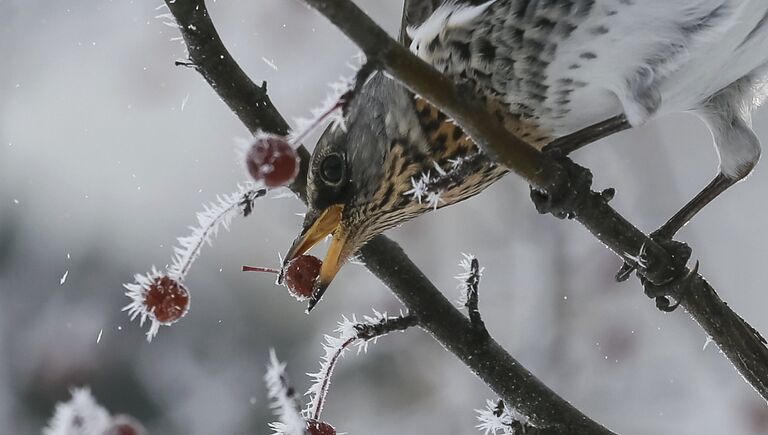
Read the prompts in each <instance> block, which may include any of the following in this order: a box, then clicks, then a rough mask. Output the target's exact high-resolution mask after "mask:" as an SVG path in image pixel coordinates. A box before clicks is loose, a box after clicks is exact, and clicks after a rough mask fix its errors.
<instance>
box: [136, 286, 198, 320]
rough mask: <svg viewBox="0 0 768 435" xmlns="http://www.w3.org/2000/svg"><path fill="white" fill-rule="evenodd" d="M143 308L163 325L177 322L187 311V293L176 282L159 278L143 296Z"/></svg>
mask: <svg viewBox="0 0 768 435" xmlns="http://www.w3.org/2000/svg"><path fill="white" fill-rule="evenodd" d="M144 307H145V308H146V310H147V311H148V312H149V313H151V314H152V315H153V316H154V318H155V319H156V320H157V321H158V322H159V323H161V324H163V325H170V324H171V323H173V322H175V321H177V320H179V319H180V318H182V317H183V316H184V314H186V313H187V310H188V309H189V292H188V291H187V289H186V288H185V287H184V286H183V285H181V283H179V282H178V281H176V280H173V279H171V278H170V277H168V276H160V277H157V278H155V280H154V281H152V284H150V285H149V287H148V288H147V290H146V293H145V294H144Z"/></svg>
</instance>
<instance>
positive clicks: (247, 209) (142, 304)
mask: <svg viewBox="0 0 768 435" xmlns="http://www.w3.org/2000/svg"><path fill="white" fill-rule="evenodd" d="M266 193H267V191H266V189H263V188H257V187H256V185H255V184H254V183H252V182H247V183H245V184H244V185H242V186H238V190H237V191H235V192H234V193H231V194H228V195H221V196H219V197H217V201H216V202H215V203H212V204H210V205H207V206H205V208H204V210H203V211H202V212H200V213H198V214H197V223H198V225H197V226H196V227H191V229H192V233H191V234H190V235H189V236H185V237H179V239H178V241H179V246H176V247H174V249H173V251H174V257H173V260H172V262H171V264H170V266H168V268H167V269H166V271H165V273H160V272H159V271H158V270H157V269H156V268H155V267H154V266H153V267H152V268H151V270H150V271H149V272H148V273H147V274H144V275H142V274H137V275H135V276H134V282H133V283H130V284H124V285H123V286H124V287H125V289H126V292H125V295H126V296H128V297H129V298H130V299H131V302H130V303H129V304H128V305H126V306H125V307H124V308H123V311H128V314H129V316H130V317H131V320H134V319H135V318H137V317H138V318H139V323H140V325H141V326H143V325H144V322H145V321H147V320H150V327H149V331H147V334H146V335H147V341H152V338H154V336H155V335H157V332H158V330H159V329H160V326H161V325H170V324H172V323H173V322H175V321H176V320H178V319H179V318H181V317H182V316H183V315H184V314H186V311H187V308H188V303H189V300H188V298H189V295H188V293H187V291H186V288H184V286H183V282H184V278H185V277H186V275H187V273H188V272H189V270H190V268H191V267H192V263H194V261H195V260H196V259H197V258H198V257H199V256H200V252H201V250H202V249H203V246H205V245H206V244H208V245H210V244H212V242H213V238H214V237H216V235H217V234H218V232H219V230H220V229H221V228H222V227H224V228H226V229H227V230H228V229H229V225H230V224H231V222H232V219H233V218H234V217H235V216H236V215H238V214H240V215H243V216H248V215H249V214H251V212H252V211H253V202H254V201H255V200H256V199H257V198H260V197H262V196H264V195H266ZM153 291H157V293H158V294H157V295H153V294H152V292H153ZM151 302H155V303H156V304H158V305H157V306H155V305H153V304H152V303H151ZM182 304H183V306H182ZM159 307H161V308H162V310H163V311H159V310H160V309H161V308H159ZM161 313H163V315H160V314H161Z"/></svg>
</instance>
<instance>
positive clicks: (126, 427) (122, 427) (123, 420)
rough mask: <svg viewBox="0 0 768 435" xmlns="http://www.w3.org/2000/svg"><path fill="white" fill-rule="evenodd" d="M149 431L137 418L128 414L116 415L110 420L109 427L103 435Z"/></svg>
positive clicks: (139, 434)
mask: <svg viewBox="0 0 768 435" xmlns="http://www.w3.org/2000/svg"><path fill="white" fill-rule="evenodd" d="M146 433H147V431H146V430H145V429H144V426H142V425H141V423H139V422H138V421H137V420H136V419H135V418H133V417H130V416H127V415H116V416H114V417H112V421H110V422H109V427H107V429H106V430H105V431H104V434H103V435H145V434H146Z"/></svg>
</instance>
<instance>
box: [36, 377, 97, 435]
mask: <svg viewBox="0 0 768 435" xmlns="http://www.w3.org/2000/svg"><path fill="white" fill-rule="evenodd" d="M70 394H71V395H72V398H71V399H70V400H69V401H68V402H60V403H57V404H56V410H55V411H54V414H53V417H51V420H50V421H49V422H48V426H47V427H46V428H45V429H43V435H101V434H103V433H104V432H105V431H106V430H107V428H109V424H110V416H109V412H107V410H106V409H104V408H102V407H101V406H100V405H99V404H98V403H96V400H95V399H94V398H93V396H92V395H91V391H90V390H89V389H88V388H75V389H73V390H71V392H70Z"/></svg>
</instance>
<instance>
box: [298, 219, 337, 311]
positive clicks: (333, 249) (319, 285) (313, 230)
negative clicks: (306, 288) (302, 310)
mask: <svg viewBox="0 0 768 435" xmlns="http://www.w3.org/2000/svg"><path fill="white" fill-rule="evenodd" d="M343 210H344V206H343V205H339V204H336V205H332V206H330V207H328V208H326V209H325V210H323V212H322V213H321V214H320V216H318V217H317V219H315V221H314V222H312V223H311V224H310V225H305V227H304V231H302V234H301V235H300V236H299V237H298V238H297V239H296V240H295V241H294V242H293V245H292V246H291V249H290V250H288V255H286V257H285V260H284V263H283V266H285V265H287V264H288V263H289V262H290V261H291V260H293V259H294V258H296V257H298V256H299V255H302V254H304V253H306V252H307V251H309V250H310V249H311V248H312V247H313V246H315V245H316V244H317V243H318V242H320V241H321V240H323V239H324V238H325V237H327V236H328V235H331V234H332V235H333V238H332V239H331V245H330V247H329V248H328V252H327V253H326V254H325V259H324V260H323V264H322V266H320V276H319V277H318V279H317V281H315V286H314V289H313V291H312V297H311V298H310V300H309V306H308V307H307V312H309V311H311V310H312V308H314V307H315V305H317V302H318V301H320V298H321V297H322V296H323V293H325V290H326V289H327V288H328V286H329V285H330V284H331V281H333V278H334V277H335V276H336V274H337V273H338V272H339V269H341V266H342V265H343V264H344V262H345V261H346V258H345V257H346V254H345V247H346V245H347V235H346V234H344V232H343V231H342V230H341V213H342V211H343Z"/></svg>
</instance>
